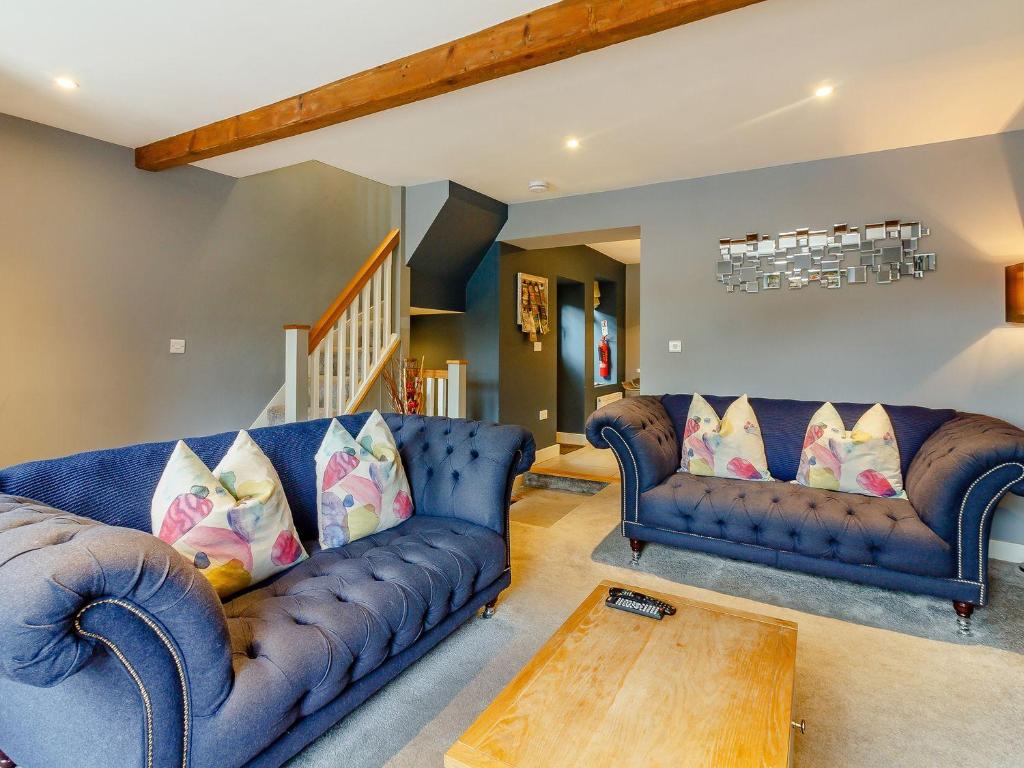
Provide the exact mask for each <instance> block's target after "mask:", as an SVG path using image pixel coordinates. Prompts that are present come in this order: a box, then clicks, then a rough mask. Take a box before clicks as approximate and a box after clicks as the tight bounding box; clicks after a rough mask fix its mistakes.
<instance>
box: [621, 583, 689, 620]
mask: <svg viewBox="0 0 1024 768" xmlns="http://www.w3.org/2000/svg"><path fill="white" fill-rule="evenodd" d="M604 602H605V605H607V606H608V607H610V608H618V609H619V610H620V611H628V612H630V613H636V614H638V615H640V616H647V617H649V618H652V619H658V620H659V621H660V620H661V619H662V618H663V617H665V616H672V615H673V614H674V613H675V612H676V609H675V606H673V605H670V604H668V603H666V602H664V601H662V600H658V599H657V598H654V597H651V596H650V595H645V594H643V593H642V592H634V591H633V590H631V589H623V588H622V587H611V588H610V589H609V590H608V597H607V598H606V599H605V601H604Z"/></svg>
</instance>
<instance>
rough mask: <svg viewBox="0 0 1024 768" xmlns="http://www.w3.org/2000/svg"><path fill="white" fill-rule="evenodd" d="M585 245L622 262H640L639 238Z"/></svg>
mask: <svg viewBox="0 0 1024 768" xmlns="http://www.w3.org/2000/svg"><path fill="white" fill-rule="evenodd" d="M587 245H589V246H590V247H591V248H593V249H594V250H595V251H600V252H601V253H603V254H604V255H605V256H608V257H609V258H612V259H615V260H616V261H621V262H622V263H623V264H639V263H640V241H639V240H616V241H614V242H611V243H587Z"/></svg>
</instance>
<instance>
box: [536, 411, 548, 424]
mask: <svg viewBox="0 0 1024 768" xmlns="http://www.w3.org/2000/svg"><path fill="white" fill-rule="evenodd" d="M547 417H548V412H547V409H545V410H543V411H541V412H540V413H539V414H538V418H539V419H540V420H541V421H544V420H545V419H546V418H547Z"/></svg>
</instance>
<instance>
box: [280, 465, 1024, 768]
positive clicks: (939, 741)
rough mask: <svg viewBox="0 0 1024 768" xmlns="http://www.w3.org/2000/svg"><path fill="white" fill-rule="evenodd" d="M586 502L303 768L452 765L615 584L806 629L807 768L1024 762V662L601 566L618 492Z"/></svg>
mask: <svg viewBox="0 0 1024 768" xmlns="http://www.w3.org/2000/svg"><path fill="white" fill-rule="evenodd" d="M531 493H536V492H535V491H531V490H529V489H527V490H525V491H524V498H529V496H530V494H531ZM547 493H551V492H550V491H548V492H547ZM573 499H575V500H578V502H579V504H578V506H575V507H574V508H572V509H571V510H570V511H569V512H566V511H565V504H564V503H552V504H551V515H552V518H554V520H553V522H551V523H550V524H545V523H546V522H547V521H545V520H544V519H543V510H542V509H540V507H543V502H542V501H540V500H538V501H537V502H536V504H535V508H534V509H533V510H532V511H531V514H530V519H531V522H516V521H515V520H514V519H513V522H512V556H513V584H512V587H511V588H510V589H509V590H507V591H506V592H505V594H504V595H503V596H502V599H501V601H500V602H499V604H498V612H497V614H496V616H495V617H494V618H493V619H490V620H482V619H474V620H472V621H471V622H469V623H468V624H466V625H465V626H464V627H462V629H460V630H459V631H458V632H456V633H455V634H454V635H452V636H451V637H450V638H448V639H447V640H445V641H444V642H443V643H442V644H441V645H440V646H439V647H438V648H437V649H435V651H434V652H432V653H431V654H429V655H428V656H426V657H425V658H423V659H421V660H420V661H419V662H418V663H417V664H415V665H414V666H412V667H411V668H410V669H408V670H407V671H406V672H405V673H404V674H403V675H402V676H401V677H399V678H398V679H396V680H395V681H393V682H392V683H391V684H390V685H389V686H387V687H386V688H385V689H384V690H383V691H381V692H380V693H378V694H377V695H376V696H375V697H374V698H372V699H371V700H370V701H368V702H367V703H366V704H365V705H364V706H363V707H361V708H360V709H359V710H357V711H356V712H355V713H353V714H352V715H350V716H349V717H348V718H346V719H345V720H344V721H342V722H341V723H339V724H338V725H337V726H335V727H334V728H333V729H332V730H331V731H329V732H328V733H326V734H325V735H324V736H323V737H321V738H320V739H319V740H318V741H316V742H315V743H313V744H312V745H310V747H309V748H308V749H307V750H306V751H305V752H303V753H302V754H301V755H299V756H298V757H296V758H295V759H294V760H293V761H292V762H291V763H290V764H289V766H290V768H337V767H338V766H345V768H376V766H389V767H394V768H398V767H403V768H404V767H405V766H409V767H410V768H412V767H415V768H421V767H427V766H437V767H438V768H440V766H441V765H442V764H443V755H444V752H445V750H446V749H447V748H448V746H449V745H450V744H451V743H452V742H453V741H455V739H457V738H458V736H459V735H460V734H461V733H462V731H463V730H465V728H466V727H467V726H468V725H469V724H470V723H471V722H472V721H473V720H474V719H475V718H476V716H477V715H478V714H479V712H480V711H482V710H483V709H484V707H486V706H487V704H488V703H490V701H491V699H493V698H494V696H495V695H496V694H497V693H498V692H499V691H500V690H501V689H502V687H503V686H504V685H505V684H506V683H507V682H508V681H509V680H510V679H511V678H512V676H513V675H514V674H515V673H516V672H517V671H518V670H519V669H520V667H522V666H523V665H524V664H525V663H526V662H527V660H528V659H529V658H530V657H531V656H532V655H533V653H534V652H535V651H536V649H537V648H538V647H539V646H540V645H541V644H543V642H544V641H545V640H546V639H547V638H548V637H549V636H550V634H551V633H552V632H553V631H554V630H555V629H556V628H557V627H558V626H559V625H560V624H561V623H562V622H563V621H564V620H565V618H566V617H567V616H568V615H569V613H571V612H572V610H573V609H574V608H575V607H576V605H577V604H578V603H579V602H580V601H581V600H582V599H583V598H584V597H585V596H586V595H587V594H588V593H589V592H590V590H591V589H593V587H594V585H595V584H596V583H597V582H598V581H600V580H601V579H602V578H612V579H618V580H621V581H625V582H627V583H630V584H634V585H636V586H638V587H641V588H643V587H648V588H650V589H658V590H661V591H664V592H669V593H675V594H679V595H684V596H686V597H690V598H695V599H698V600H706V601H709V602H715V603H718V604H722V605H731V606H735V607H738V608H742V609H745V610H752V611H759V612H762V613H767V614H771V615H774V616H779V617H782V618H786V619H789V620H791V621H795V622H797V624H798V625H799V640H798V646H797V691H796V711H795V715H796V717H797V718H804V719H806V721H807V733H806V734H805V735H803V736H799V737H798V738H797V746H796V765H797V766H798V768H844V767H847V766H849V767H850V768H859V767H861V766H864V767H865V768H866V767H868V766H870V768H919V767H920V768H936V767H939V766H958V765H969V766H971V768H1004V767H1005V768H1011V767H1019V766H1021V765H1024V655H1020V654H1017V653H1012V652H1009V651H1005V650H999V649H997V648H992V647H988V646H984V645H961V644H956V643H949V642H940V641H937V640H934V639H929V638H924V637H915V636H913V635H909V634H904V633H900V632H893V631H889V630H885V629H879V628H876V627H871V626H864V625H862V624H858V623H852V622H846V621H840V620H837V619H834V618H828V617H824V616H819V615H815V614H813V613H804V612H800V611H796V610H792V609H789V608H783V607H774V606H772V605H766V604H764V603H759V602H755V601H752V600H748V599H744V598H741V597H736V596H732V595H726V594H721V593H718V592H714V591H709V590H707V589H702V588H699V587H696V586H691V585H688V584H680V583H675V582H674V581H669V580H667V579H663V578H659V577H658V576H655V575H653V574H651V573H647V572H643V571H639V572H638V571H634V570H633V569H630V568H628V567H625V564H626V563H625V561H626V558H624V557H622V558H617V559H618V560H619V561H621V562H622V566H623V567H619V566H618V565H615V564H611V563H601V562H596V561H595V560H593V559H591V553H592V552H593V551H594V549H595V548H596V547H598V545H599V544H600V543H601V542H602V540H603V539H605V538H606V534H607V532H608V531H609V530H611V529H612V528H613V527H614V526H615V524H616V521H617V519H618V505H619V490H618V486H617V485H613V486H611V487H609V488H606V489H605V490H604V491H602V492H600V493H599V494H597V495H596V496H590V497H587V496H573ZM648 554H653V553H652V552H649V553H645V557H647V555H648ZM979 613H980V611H979ZM684 674H696V675H699V674H700V670H699V669H694V670H668V671H666V679H665V684H666V685H671V684H672V679H673V677H674V676H675V675H684ZM567 768H568V767H567Z"/></svg>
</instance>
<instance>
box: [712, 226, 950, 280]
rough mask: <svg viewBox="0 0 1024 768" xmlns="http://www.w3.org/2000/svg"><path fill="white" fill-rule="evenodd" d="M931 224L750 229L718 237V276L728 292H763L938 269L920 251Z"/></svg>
mask: <svg viewBox="0 0 1024 768" xmlns="http://www.w3.org/2000/svg"><path fill="white" fill-rule="evenodd" d="M928 234H929V231H928V228H927V227H924V226H922V225H921V224H920V222H916V221H907V222H901V221H900V220H899V219H891V220H889V221H884V222H879V223H878V224H867V225H865V226H864V227H863V228H858V227H851V226H849V225H848V224H836V225H835V226H834V227H832V233H831V234H829V232H828V231H827V230H824V229H798V230H795V231H793V232H782V233H780V234H779V235H778V236H777V237H769V236H768V235H758V234H757V233H753V234H749V235H747V236H746V237H742V238H736V239H733V238H724V239H722V240H720V241H719V243H718V245H719V257H718V261H717V263H716V265H715V274H716V276H717V278H718V282H720V283H722V284H723V285H725V290H726V291H728V292H729V293H736V292H739V293H758V292H759V291H770V290H776V289H781V288H790V289H798V288H806V287H807V286H809V285H813V284H817V285H818V286H821V287H824V288H842V287H843V284H844V283H850V284H857V283H868V282H874V283H877V284H878V285H886V284H888V283H895V282H896V281H898V280H900V279H901V278H904V277H913V278H921V277H924V273H925V272H934V271H935V267H936V261H935V254H934V253H920V252H919V250H920V241H921V238H922V237H927V236H928Z"/></svg>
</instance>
